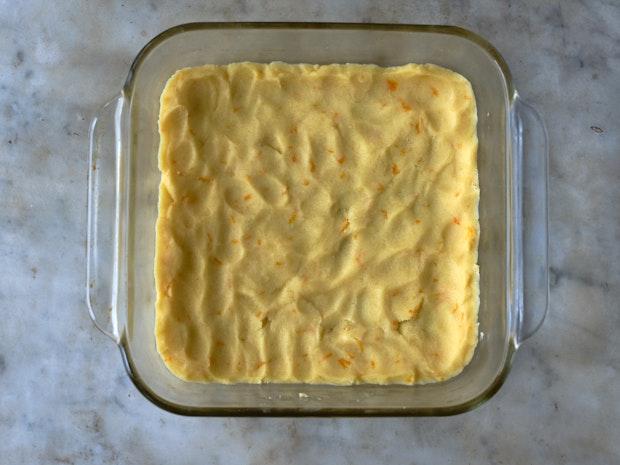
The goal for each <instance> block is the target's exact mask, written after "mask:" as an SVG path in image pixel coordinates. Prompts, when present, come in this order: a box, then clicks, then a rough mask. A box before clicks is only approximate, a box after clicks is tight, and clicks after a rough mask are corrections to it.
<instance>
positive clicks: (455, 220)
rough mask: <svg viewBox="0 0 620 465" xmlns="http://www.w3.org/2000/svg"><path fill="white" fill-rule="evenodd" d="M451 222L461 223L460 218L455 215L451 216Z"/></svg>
mask: <svg viewBox="0 0 620 465" xmlns="http://www.w3.org/2000/svg"><path fill="white" fill-rule="evenodd" d="M452 222H453V223H454V224H461V220H459V219H458V218H457V217H456V216H455V217H454V218H452Z"/></svg>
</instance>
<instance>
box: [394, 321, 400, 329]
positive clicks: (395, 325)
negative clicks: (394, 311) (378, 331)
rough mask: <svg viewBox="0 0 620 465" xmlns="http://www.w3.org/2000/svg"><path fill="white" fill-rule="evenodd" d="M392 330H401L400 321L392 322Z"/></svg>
mask: <svg viewBox="0 0 620 465" xmlns="http://www.w3.org/2000/svg"><path fill="white" fill-rule="evenodd" d="M392 329H393V330H394V331H398V330H399V329H400V321H398V320H392Z"/></svg>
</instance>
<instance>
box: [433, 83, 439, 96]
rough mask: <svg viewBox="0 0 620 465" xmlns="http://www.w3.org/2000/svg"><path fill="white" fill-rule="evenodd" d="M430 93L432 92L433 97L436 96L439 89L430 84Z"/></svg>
mask: <svg viewBox="0 0 620 465" xmlns="http://www.w3.org/2000/svg"><path fill="white" fill-rule="evenodd" d="M431 93H432V94H433V97H437V96H438V95H439V91H438V90H437V88H436V87H433V86H431Z"/></svg>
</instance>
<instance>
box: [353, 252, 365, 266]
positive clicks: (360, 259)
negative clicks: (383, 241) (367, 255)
mask: <svg viewBox="0 0 620 465" xmlns="http://www.w3.org/2000/svg"><path fill="white" fill-rule="evenodd" d="M355 263H357V264H358V265H359V266H362V265H363V264H364V254H363V253H362V252H360V253H358V254H357V255H356V256H355Z"/></svg>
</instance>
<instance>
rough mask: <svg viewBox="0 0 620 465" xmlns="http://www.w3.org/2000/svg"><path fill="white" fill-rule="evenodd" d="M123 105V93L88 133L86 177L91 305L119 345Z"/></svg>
mask: <svg viewBox="0 0 620 465" xmlns="http://www.w3.org/2000/svg"><path fill="white" fill-rule="evenodd" d="M122 107H123V97H122V96H120V95H119V96H117V97H115V98H113V99H112V100H110V101H108V102H107V103H106V104H105V105H103V106H102V107H101V108H100V109H99V110H98V111H97V113H96V114H95V116H94V118H93V120H92V122H91V124H90V130H89V152H88V176H87V177H88V193H87V208H88V212H87V228H88V229H87V239H86V304H87V306H88V311H89V313H90V317H91V319H92V320H93V323H94V324H95V326H96V327H97V328H98V329H99V330H100V331H101V332H102V333H104V334H105V335H107V336H108V337H110V338H112V339H113V340H114V341H116V342H118V340H119V332H118V324H117V319H116V308H117V305H116V302H117V284H116V283H117V282H118V280H117V275H118V269H117V268H118V267H117V265H116V264H117V263H118V260H117V258H118V235H117V231H118V221H119V217H118V213H117V212H118V211H119V208H118V207H119V195H118V189H119V184H120V183H119V170H118V167H119V161H120V137H121V134H120V115H121V111H122Z"/></svg>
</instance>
